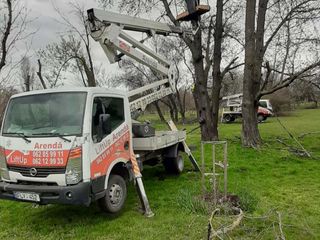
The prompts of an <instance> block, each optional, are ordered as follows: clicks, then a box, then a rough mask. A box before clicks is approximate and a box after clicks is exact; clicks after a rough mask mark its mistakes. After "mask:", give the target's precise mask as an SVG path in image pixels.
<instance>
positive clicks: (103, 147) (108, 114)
mask: <svg viewBox="0 0 320 240" xmlns="http://www.w3.org/2000/svg"><path fill="white" fill-rule="evenodd" d="M129 139H130V133H129V125H128V120H127V119H126V114H125V109H124V99H123V98H121V97H106V96H95V97H94V98H93V105H92V120H91V139H90V142H91V148H90V160H91V167H90V176H91V179H92V180H94V181H97V182H99V183H100V184H99V185H103V187H104V184H105V180H106V177H107V176H108V174H109V172H110V170H111V168H112V166H114V165H115V164H116V163H118V162H126V161H128V160H129V158H130V152H129ZM100 187H102V186H100ZM100 187H99V188H100Z"/></svg>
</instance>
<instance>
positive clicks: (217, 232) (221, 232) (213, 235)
mask: <svg viewBox="0 0 320 240" xmlns="http://www.w3.org/2000/svg"><path fill="white" fill-rule="evenodd" d="M232 209H233V210H235V211H237V212H239V214H238V215H236V219H235V220H234V221H233V222H232V224H230V225H229V226H226V227H223V228H221V229H218V230H214V229H213V226H212V220H213V218H214V216H215V215H216V214H217V212H219V211H220V209H219V208H217V209H215V210H214V211H213V212H212V214H211V217H210V219H209V225H208V240H211V239H214V238H216V237H217V238H219V239H222V237H221V236H220V235H225V234H226V233H228V232H230V231H232V230H233V229H235V228H236V227H237V226H239V225H240V223H241V220H242V219H243V217H244V214H243V211H242V210H241V209H240V208H236V207H233V208H232Z"/></svg>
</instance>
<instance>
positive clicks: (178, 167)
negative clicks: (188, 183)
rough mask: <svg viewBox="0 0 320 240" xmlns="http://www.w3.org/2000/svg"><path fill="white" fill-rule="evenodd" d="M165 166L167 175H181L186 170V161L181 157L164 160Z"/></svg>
mask: <svg viewBox="0 0 320 240" xmlns="http://www.w3.org/2000/svg"><path fill="white" fill-rule="evenodd" d="M163 166H164V168H165V170H166V172H167V173H173V174H177V175H178V174H180V173H181V172H182V171H183V168H184V160H183V157H182V156H181V155H179V154H178V155H177V157H175V158H165V159H164V160H163Z"/></svg>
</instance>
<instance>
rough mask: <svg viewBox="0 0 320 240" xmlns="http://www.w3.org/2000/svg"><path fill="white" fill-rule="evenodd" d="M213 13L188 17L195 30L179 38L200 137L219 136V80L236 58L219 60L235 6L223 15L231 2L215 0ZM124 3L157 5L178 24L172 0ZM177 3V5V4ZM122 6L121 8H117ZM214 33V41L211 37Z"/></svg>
mask: <svg viewBox="0 0 320 240" xmlns="http://www.w3.org/2000/svg"><path fill="white" fill-rule="evenodd" d="M100 2H101V3H103V4H104V5H105V6H108V5H110V4H112V3H113V1H109V0H100ZM216 2H217V5H216V13H215V14H214V13H211V14H209V15H208V16H206V17H203V19H202V20H201V21H199V20H200V18H199V19H195V20H192V21H191V26H190V25H189V27H191V28H192V29H193V31H194V35H193V36H192V37H190V36H186V35H181V36H180V38H181V40H182V41H183V42H184V44H185V45H186V46H187V51H188V52H189V54H190V58H191V66H190V67H189V70H190V71H191V74H192V78H193V80H194V91H193V95H194V99H195V104H196V108H197V116H198V121H199V124H200V126H201V136H202V139H203V140H214V139H218V129H217V124H218V106H219V97H220V89H221V81H222V79H223V78H224V76H225V74H226V73H227V72H228V71H229V70H230V69H231V68H233V67H234V64H235V61H236V58H231V59H230V60H229V61H228V62H227V63H226V64H225V66H226V67H224V68H223V67H222V64H221V54H222V53H221V46H222V45H223V41H222V39H225V38H228V37H230V36H232V35H233V34H232V33H231V32H228V34H227V33H225V34H223V32H224V31H226V30H227V29H229V30H230V29H232V24H230V23H231V21H237V15H236V13H237V12H238V10H237V9H234V11H232V13H231V15H232V16H233V18H231V17H229V16H225V17H223V13H225V11H224V9H225V8H227V7H228V5H229V4H230V3H231V2H236V1H225V2H223V1H222V0H217V1H216ZM119 5H120V6H124V8H122V10H129V9H130V11H127V12H130V13H131V14H139V13H140V12H141V11H143V9H146V8H149V9H157V10H158V11H160V12H161V16H160V17H163V18H165V19H166V20H169V21H170V22H171V24H174V25H175V26H181V22H179V21H177V20H176V18H175V17H174V13H173V9H174V8H175V6H176V5H175V3H174V1H167V0H161V1H159V2H155V1H148V0H139V1H130V0H122V1H120V3H119ZM178 7H179V6H178ZM119 9H121V8H119ZM212 37H214V40H215V41H212ZM210 71H212V74H211V75H212V83H211V85H214V87H211V90H209V89H208V85H209V75H210V74H209V73H210Z"/></svg>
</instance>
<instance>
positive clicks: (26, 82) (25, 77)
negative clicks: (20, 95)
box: [20, 57, 34, 92]
mask: <svg viewBox="0 0 320 240" xmlns="http://www.w3.org/2000/svg"><path fill="white" fill-rule="evenodd" d="M20 70H21V71H20V72H21V74H20V75H21V80H22V84H21V85H22V89H23V90H24V91H25V92H29V91H30V90H32V89H33V84H34V69H33V68H32V67H31V64H30V60H29V58H28V57H24V58H23V59H22V61H21V68H20Z"/></svg>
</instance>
